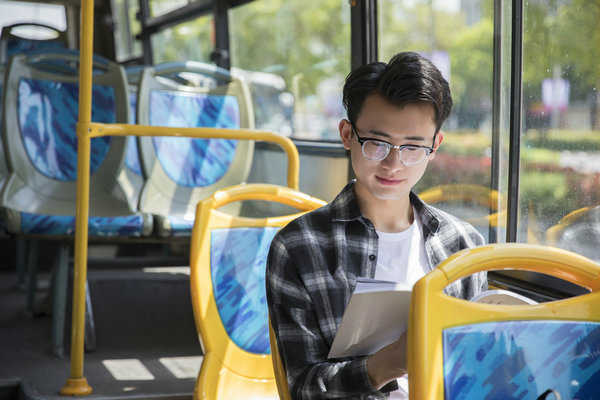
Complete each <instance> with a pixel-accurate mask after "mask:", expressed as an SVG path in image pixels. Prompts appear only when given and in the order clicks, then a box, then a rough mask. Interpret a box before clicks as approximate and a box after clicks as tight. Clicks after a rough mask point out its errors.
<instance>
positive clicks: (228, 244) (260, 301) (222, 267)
mask: <svg viewBox="0 0 600 400" xmlns="http://www.w3.org/2000/svg"><path fill="white" fill-rule="evenodd" d="M278 230H279V228H278V227H265V228H230V229H214V230H212V232H211V246H210V247H211V255H210V265H211V272H212V274H211V275H212V284H213V291H214V296H215V300H216V302H217V308H218V309H219V315H220V317H221V321H222V322H223V325H224V326H225V330H226V331H227V334H228V335H229V337H230V338H231V340H232V341H233V342H234V343H235V344H236V345H237V346H239V347H240V348H241V349H243V350H245V351H248V352H250V353H256V354H270V353H271V349H270V346H269V325H268V309H267V298H266V293H265V269H266V262H267V253H268V251H269V246H270V244H271V241H272V240H273V237H274V236H275V234H276V233H277V231H278Z"/></svg>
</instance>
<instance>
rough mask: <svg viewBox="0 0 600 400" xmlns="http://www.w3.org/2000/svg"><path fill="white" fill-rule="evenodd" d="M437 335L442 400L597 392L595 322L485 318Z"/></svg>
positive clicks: (599, 340) (598, 333) (598, 332)
mask: <svg viewBox="0 0 600 400" xmlns="http://www.w3.org/2000/svg"><path fill="white" fill-rule="evenodd" d="M443 340H444V380H445V383H444V387H445V395H446V397H445V399H446V400H453V399H454V400H458V399H460V400H463V399H464V400H468V399H476V400H484V399H536V398H538V396H540V395H541V394H542V393H544V392H546V391H547V390H549V389H551V390H553V391H555V392H557V393H559V394H560V396H561V397H562V398H563V399H581V400H583V399H589V400H591V399H595V398H597V397H596V396H598V393H600V323H598V322H585V321H583V322H580V321H568V320H566V321H536V320H526V321H502V322H488V323H482V324H475V325H467V326H457V327H453V328H448V329H445V330H444V333H443ZM465 360H470V361H469V362H465ZM482 371H486V373H482Z"/></svg>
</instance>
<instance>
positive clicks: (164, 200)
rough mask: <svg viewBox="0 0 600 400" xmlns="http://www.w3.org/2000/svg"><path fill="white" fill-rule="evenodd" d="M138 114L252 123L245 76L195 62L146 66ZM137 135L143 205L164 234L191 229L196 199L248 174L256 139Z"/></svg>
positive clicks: (158, 119)
mask: <svg viewBox="0 0 600 400" xmlns="http://www.w3.org/2000/svg"><path fill="white" fill-rule="evenodd" d="M137 121H138V123H139V124H140V125H153V126H169V127H214V128H231V129H238V128H253V127H254V117H253V113H252V104H251V100H250V95H249V91H248V88H247V86H246V85H245V84H244V82H243V81H241V80H239V79H237V78H232V77H231V76H230V75H229V73H228V72H227V71H226V70H223V69H221V68H218V67H215V66H211V65H206V64H201V63H195V62H186V63H167V64H161V65H157V66H154V67H147V68H145V69H144V72H143V74H142V77H141V80H140V85H139V90H138V104H137ZM138 143H139V150H140V159H141V161H142V170H143V172H144V176H145V177H146V183H145V186H144V189H143V190H142V196H141V199H140V210H142V211H144V212H148V213H152V214H153V215H154V217H155V230H156V233H157V235H158V236H160V237H176V236H188V237H189V236H190V234H191V229H192V225H193V222H194V211H195V207H196V204H198V202H199V201H200V200H202V199H204V198H205V197H207V196H209V195H211V194H212V193H213V192H214V191H216V190H218V189H221V188H224V187H227V186H231V185H234V184H239V183H242V182H244V181H245V180H246V178H247V176H248V174H249V172H250V166H251V162H252V154H253V151H254V143H253V142H252V141H237V140H229V139H194V138H172V137H140V138H139V139H138ZM232 207H237V205H232ZM228 211H229V212H232V213H234V212H235V210H233V208H230V209H228Z"/></svg>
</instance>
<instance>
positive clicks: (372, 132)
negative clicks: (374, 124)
mask: <svg viewBox="0 0 600 400" xmlns="http://www.w3.org/2000/svg"><path fill="white" fill-rule="evenodd" d="M368 132H369V133H371V134H373V135H375V136H380V137H384V138H387V139H391V138H392V135H390V134H389V133H386V132H383V131H378V130H377V129H371V130H369V131H368ZM403 140H420V141H423V142H424V141H425V140H426V139H425V138H424V137H423V136H407V137H405V138H403Z"/></svg>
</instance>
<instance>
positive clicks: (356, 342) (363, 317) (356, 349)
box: [328, 278, 412, 358]
mask: <svg viewBox="0 0 600 400" xmlns="http://www.w3.org/2000/svg"><path fill="white" fill-rule="evenodd" d="M411 294H412V285H410V284H403V283H396V282H388V281H382V280H375V279H367V278H358V280H357V282H356V287H355V288H354V292H353V293H352V297H351V298H350V302H349V303H348V307H347V308H346V311H345V312H344V316H343V317H342V322H341V324H340V327H339V329H338V333H337V334H336V336H335V339H334V340H333V344H332V345H331V349H330V350H329V354H328V358H342V357H350V356H360V355H370V354H373V353H375V352H376V351H377V350H379V349H381V348H382V347H384V346H387V345H388V344H390V343H392V342H394V341H395V340H397V339H399V338H400V336H401V335H402V333H403V332H404V331H405V330H406V329H407V327H408V313H409V308H410V307H409V306H410V296H411Z"/></svg>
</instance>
